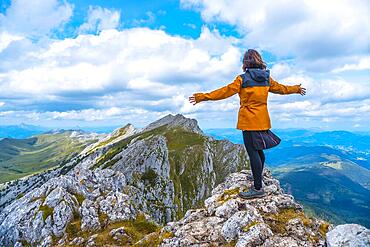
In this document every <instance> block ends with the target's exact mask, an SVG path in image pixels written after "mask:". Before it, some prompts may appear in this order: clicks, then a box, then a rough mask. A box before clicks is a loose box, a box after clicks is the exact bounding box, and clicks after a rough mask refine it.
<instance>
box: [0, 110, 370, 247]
mask: <svg viewBox="0 0 370 247" xmlns="http://www.w3.org/2000/svg"><path fill="white" fill-rule="evenodd" d="M248 169H249V160H248V157H247V154H246V152H245V148H244V147H243V146H242V145H236V144H233V143H231V142H229V141H226V140H215V139H214V138H212V137H209V136H206V135H205V134H204V133H203V132H202V130H201V129H200V128H199V126H198V124H197V122H196V120H194V119H188V118H185V117H184V116H182V115H179V114H178V115H175V116H173V115H168V116H166V117H164V118H162V119H160V120H158V121H156V122H153V123H151V124H149V125H148V126H147V127H145V128H143V129H141V130H140V129H135V128H134V127H133V126H132V125H131V124H127V125H125V126H124V127H122V128H119V129H117V130H115V131H114V132H113V133H111V134H109V135H107V136H105V137H103V138H101V139H100V140H99V141H98V142H96V143H94V144H91V145H90V146H89V147H87V148H85V149H84V150H83V151H82V152H81V153H80V155H78V157H75V158H73V159H71V160H70V161H69V162H68V163H66V164H65V165H64V166H61V167H58V168H55V169H52V170H48V171H46V172H44V173H40V174H35V175H33V176H30V177H26V178H22V179H21V180H19V181H18V180H17V181H14V182H12V183H7V185H6V186H2V187H1V188H2V189H1V191H0V193H1V196H2V198H6V199H4V200H3V207H2V208H0V246H40V247H41V246H163V247H164V246H199V247H200V246H325V245H327V246H367V245H368V244H369V239H370V236H369V230H368V229H366V228H364V227H362V226H358V227H357V228H355V227H352V226H350V227H348V225H342V226H337V227H335V228H333V226H332V225H330V224H328V223H327V222H324V221H322V220H320V219H316V218H310V217H308V216H306V215H305V214H304V212H303V209H302V207H301V205H299V204H298V203H297V202H296V201H295V200H294V198H293V197H292V196H291V195H288V194H285V193H284V192H283V190H282V189H281V187H280V184H279V182H278V180H276V179H274V178H273V177H272V176H271V174H270V173H269V172H268V171H267V170H266V171H265V173H264V188H265V191H266V193H267V195H266V196H265V197H263V198H258V199H249V200H244V199H241V198H239V197H238V192H239V191H241V190H245V189H247V188H248V187H249V186H251V184H252V176H251V174H250V170H248ZM20 186H21V187H20ZM328 231H329V232H328Z"/></svg>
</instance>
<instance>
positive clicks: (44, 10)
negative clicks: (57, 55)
mask: <svg viewBox="0 0 370 247" xmlns="http://www.w3.org/2000/svg"><path fill="white" fill-rule="evenodd" d="M72 11H73V5H71V4H69V3H68V2H67V1H60V0H33V1H29V0H17V1H11V5H10V7H9V8H8V9H7V10H6V13H5V14H4V15H3V14H0V27H1V28H0V31H8V32H10V33H12V34H15V35H21V36H31V37H40V36H42V35H45V34H49V33H50V31H52V30H53V29H55V28H60V27H62V26H63V24H65V23H66V22H68V21H69V20H70V18H71V16H72Z"/></svg>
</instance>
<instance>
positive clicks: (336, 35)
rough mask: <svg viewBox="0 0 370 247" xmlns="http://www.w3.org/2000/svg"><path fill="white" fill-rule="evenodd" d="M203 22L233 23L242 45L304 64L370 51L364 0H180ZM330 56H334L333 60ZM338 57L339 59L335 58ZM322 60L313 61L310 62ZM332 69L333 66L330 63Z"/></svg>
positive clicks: (369, 10) (369, 7)
mask: <svg viewBox="0 0 370 247" xmlns="http://www.w3.org/2000/svg"><path fill="white" fill-rule="evenodd" d="M181 3H182V4H183V6H184V7H187V8H194V9H196V10H198V11H200V12H201V14H202V17H203V19H204V20H205V21H207V22H224V23H228V24H230V25H235V26H236V27H237V28H238V30H239V32H240V33H241V34H243V35H245V38H244V40H245V44H246V45H247V46H251V47H260V48H262V49H264V50H268V51H271V52H273V53H274V54H277V55H280V56H293V57H295V58H296V59H298V60H299V59H300V60H305V61H306V60H309V61H310V63H307V64H306V66H307V67H310V66H311V67H312V69H320V65H324V64H325V63H324V62H325V61H326V60H328V59H329V60H330V61H331V62H332V63H333V61H334V62H335V63H334V64H332V63H326V64H325V65H326V69H327V67H330V66H340V62H342V63H343V62H345V61H346V57H347V56H352V55H354V54H360V55H363V54H364V53H365V54H366V53H367V54H368V53H369V52H370V45H369V44H370V32H368V31H365V30H370V18H369V13H370V2H369V1H367V0H355V1H349V0H340V1H335V0H328V1H319V0H313V1H304V0H301V1H296V0H287V1H283V2H281V1H269V0H262V1H259V2H258V3H256V2H255V1H252V0H235V1H227V0H181ZM333 58H334V59H333ZM338 58H340V59H338ZM319 59H323V60H324V61H323V63H319V64H313V62H312V61H316V60H317V62H320V61H319ZM333 68H334V67H333Z"/></svg>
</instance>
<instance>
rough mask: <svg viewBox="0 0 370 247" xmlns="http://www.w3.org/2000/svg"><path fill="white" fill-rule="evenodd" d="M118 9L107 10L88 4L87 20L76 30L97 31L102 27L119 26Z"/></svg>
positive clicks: (102, 28)
mask: <svg viewBox="0 0 370 247" xmlns="http://www.w3.org/2000/svg"><path fill="white" fill-rule="evenodd" d="M120 16H121V13H120V11H117V10H109V9H106V8H102V7H100V6H89V11H88V14H87V21H86V22H85V23H83V24H82V25H81V26H80V27H79V29H78V31H79V32H80V33H85V32H93V33H97V32H100V31H102V30H104V29H112V28H113V29H114V28H117V27H118V26H119V22H120Z"/></svg>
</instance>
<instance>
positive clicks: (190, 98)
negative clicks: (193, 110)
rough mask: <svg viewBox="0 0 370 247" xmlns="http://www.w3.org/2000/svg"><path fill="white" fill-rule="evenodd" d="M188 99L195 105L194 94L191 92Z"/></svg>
mask: <svg viewBox="0 0 370 247" xmlns="http://www.w3.org/2000/svg"><path fill="white" fill-rule="evenodd" d="M189 101H190V103H192V104H193V105H195V104H197V103H198V102H197V101H196V100H195V96H194V94H193V96H190V97H189Z"/></svg>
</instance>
